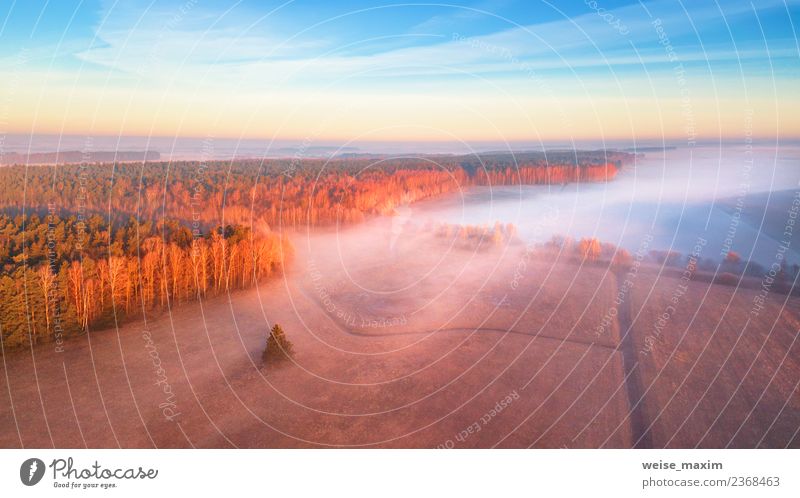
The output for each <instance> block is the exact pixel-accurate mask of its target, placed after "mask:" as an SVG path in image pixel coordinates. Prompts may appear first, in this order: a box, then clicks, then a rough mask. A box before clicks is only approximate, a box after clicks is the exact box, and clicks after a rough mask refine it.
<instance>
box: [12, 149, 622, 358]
mask: <svg viewBox="0 0 800 498" xmlns="http://www.w3.org/2000/svg"><path fill="white" fill-rule="evenodd" d="M630 157H632V156H630V155H629V154H624V153H613V154H611V153H604V152H584V153H581V152H578V153H575V152H560V153H550V154H549V155H547V156H546V155H544V154H538V153H526V154H520V155H516V156H511V155H508V154H505V155H503V154H487V155H484V156H469V157H462V156H444V157H436V158H426V160H421V159H418V158H416V159H415V158H402V157H392V158H380V159H374V158H372V159H364V158H348V159H337V160H330V161H324V160H292V159H286V160H270V161H239V160H237V161H233V162H225V161H216V162H208V163H206V162H192V161H185V162H172V163H165V162H155V163H150V162H144V163H140V164H132V163H127V164H77V165H59V166H36V167H29V166H22V165H15V166H9V167H3V168H0V190H1V191H2V195H0V234H1V237H2V238H0V264H2V275H1V276H0V327H2V330H0V337H2V345H3V349H9V348H13V347H18V346H23V345H28V344H32V343H33V344H35V343H37V342H40V341H44V340H55V341H56V344H57V345H56V347H60V342H61V341H62V340H63V339H64V338H65V337H66V336H69V335H74V334H81V333H86V332H88V331H89V330H91V329H100V328H105V327H109V326H113V324H114V323H119V322H121V321H123V320H125V319H127V318H130V317H134V316H139V315H140V314H141V313H142V312H144V311H146V310H149V309H164V308H166V307H167V306H172V305H175V304H179V303H181V302H184V301H188V300H192V299H198V298H200V297H203V296H207V295H213V294H216V293H221V292H227V291H230V290H232V289H238V288H244V287H248V286H251V285H253V284H255V283H257V282H258V281H260V280H262V279H264V278H268V277H270V276H271V275H273V274H276V273H279V272H281V271H282V269H283V267H284V265H285V264H287V260H288V258H289V257H290V256H291V252H292V251H291V246H290V245H289V243H288V240H287V237H286V234H287V232H289V231H292V230H296V229H301V228H305V227H318V226H325V225H332V224H340V223H352V222H358V221H361V220H363V219H364V218H365V217H368V216H372V215H378V214H388V213H391V212H392V210H393V209H394V208H395V207H396V206H399V205H401V204H403V203H409V202H414V201H416V200H420V199H424V198H427V197H432V196H436V195H439V194H442V193H447V192H453V191H456V190H458V189H462V188H465V187H467V186H471V185H500V184H503V185H514V184H543V183H566V182H574V181H607V180H610V179H612V178H614V176H615V175H616V173H617V170H618V169H619V167H620V166H621V164H622V162H624V161H626V160H627V159H628V158H630ZM511 230H512V227H500V226H498V227H495V229H494V230H493V232H492V233H491V234H488V233H486V234H484V233H477V232H476V233H469V234H466V235H465V236H467V237H468V238H470V239H473V238H476V237H477V238H478V239H483V238H484V236H485V237H486V238H487V239H489V240H494V242H495V243H497V242H498V241H499V240H500V239H506V238H509V237H512V236H513V232H512V231H511Z"/></svg>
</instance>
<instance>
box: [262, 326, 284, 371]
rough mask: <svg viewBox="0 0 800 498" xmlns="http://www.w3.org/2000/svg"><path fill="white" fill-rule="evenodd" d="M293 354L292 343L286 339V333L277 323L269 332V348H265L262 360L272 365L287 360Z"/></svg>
mask: <svg viewBox="0 0 800 498" xmlns="http://www.w3.org/2000/svg"><path fill="white" fill-rule="evenodd" d="M291 354H292V343H291V342H290V341H289V339H287V338H286V333H285V332H284V331H283V329H282V328H281V326H280V325H278V324H277V323H276V324H275V326H274V327H272V330H270V332H269V336H268V337H267V347H266V348H264V353H263V354H262V355H261V358H262V359H263V360H264V363H266V364H268V363H272V362H275V361H280V360H285V359H287V358H288V357H289V356H291Z"/></svg>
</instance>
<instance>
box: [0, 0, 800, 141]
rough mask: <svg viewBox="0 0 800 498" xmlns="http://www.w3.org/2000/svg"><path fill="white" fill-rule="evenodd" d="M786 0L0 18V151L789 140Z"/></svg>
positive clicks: (790, 43)
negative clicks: (92, 139) (95, 144)
mask: <svg viewBox="0 0 800 498" xmlns="http://www.w3.org/2000/svg"><path fill="white" fill-rule="evenodd" d="M799 14H800V7H799V6H798V2H797V1H796V0H791V1H790V0H763V1H758V2H753V3H751V2H749V1H747V2H742V1H721V0H720V1H714V0H711V1H705V0H699V1H688V0H669V1H667V0H655V1H641V2H640V1H611V0H597V1H594V0H585V1H583V0H574V1H570V2H549V1H540V0H497V1H489V0H475V1H467V2H446V3H425V2H415V3H392V2H381V1H337V2H332V1H316V0H313V1H311V0H309V1H301V0H297V1H259V2H255V1H252V2H251V1H244V0H242V1H214V2H210V1H207V0H179V1H161V0H155V1H153V0H145V1H135V0H134V1H105V0H100V1H97V0H91V1H89V0H86V1H74V2H73V1H66V0H65V1H55V0H50V1H46V0H42V1H38V0H26V1H23V0H17V1H13V0H0V63H2V67H3V72H2V74H3V77H2V78H1V80H2V81H0V92H2V94H0V137H2V136H4V135H8V134H24V135H28V134H55V135H62V134H69V135H110V136H117V135H137V136H162V137H174V136H179V137H230V138H248V139H252V138H255V139H266V140H275V139H278V140H298V141H303V142H304V143H321V142H331V143H332V142H337V143H350V142H360V141H420V142H423V141H425V142H437V141H452V142H465V143H466V142H478V141H486V142H496V143H504V142H519V141H524V142H547V141H569V140H573V141H574V140H578V141H580V140H618V139H620V140H630V139H633V140H653V139H656V140H657V139H667V140H670V141H673V142H685V143H693V141H696V140H718V139H719V140H733V141H744V140H748V139H750V138H757V139H765V140H773V141H774V140H785V139H793V140H794V139H797V138H798V137H800V92H799V91H798V89H799V88H800V85H798V80H799V79H800V45H799V44H798V39H797V31H798V29H800V15H799Z"/></svg>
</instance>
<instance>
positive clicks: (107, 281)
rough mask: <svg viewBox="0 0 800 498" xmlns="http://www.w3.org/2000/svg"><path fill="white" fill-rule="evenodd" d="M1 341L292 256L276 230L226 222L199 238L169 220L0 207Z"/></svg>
mask: <svg viewBox="0 0 800 498" xmlns="http://www.w3.org/2000/svg"><path fill="white" fill-rule="evenodd" d="M0 233H2V234H3V235H2V239H0V257H2V261H3V262H4V264H3V272H2V276H0V327H2V338H3V347H4V348H13V347H16V346H20V345H25V344H29V343H36V342H39V341H41V340H44V339H56V340H57V341H58V342H60V341H61V339H63V338H64V337H65V336H68V335H73V334H80V333H83V332H85V331H88V330H90V328H104V327H107V326H111V325H113V323H114V321H115V320H116V321H118V322H119V321H122V320H124V319H126V318H129V317H131V316H137V315H140V314H141V312H142V311H143V310H147V309H152V308H165V307H166V306H168V305H169V306H172V305H175V304H179V303H181V302H185V301H189V300H193V299H197V298H199V297H203V296H207V295H213V294H217V293H220V292H224V291H228V290H232V289H237V288H244V287H248V286H250V285H252V284H255V283H256V282H258V281H260V280H262V279H264V278H267V277H269V276H270V275H272V274H274V273H276V272H280V271H281V270H282V267H283V264H284V261H285V260H286V259H287V258H288V257H289V256H290V255H291V248H290V247H289V246H288V244H287V243H286V240H285V239H284V238H282V237H281V236H279V235H278V234H275V233H259V234H253V233H251V231H250V228H248V227H242V226H231V225H229V226H226V227H225V228H224V229H222V228H221V227H220V228H217V229H214V230H212V231H211V232H210V233H209V234H208V235H206V236H202V237H195V236H193V234H192V233H191V231H190V230H189V229H188V228H186V227H185V226H182V225H180V224H178V223H175V222H164V223H159V224H153V223H150V222H144V223H139V222H137V221H136V220H133V219H131V220H130V221H129V222H128V223H126V224H124V225H121V226H120V227H118V228H112V227H109V226H108V224H106V223H105V222H104V220H103V219H102V218H101V217H100V216H97V215H95V216H92V217H90V218H89V219H88V220H87V222H86V223H83V222H80V221H78V219H77V218H76V217H75V216H70V217H68V218H63V217H57V216H53V215H49V216H47V217H45V218H40V217H39V216H38V215H32V216H27V217H23V216H22V215H17V216H14V217H12V216H8V215H0Z"/></svg>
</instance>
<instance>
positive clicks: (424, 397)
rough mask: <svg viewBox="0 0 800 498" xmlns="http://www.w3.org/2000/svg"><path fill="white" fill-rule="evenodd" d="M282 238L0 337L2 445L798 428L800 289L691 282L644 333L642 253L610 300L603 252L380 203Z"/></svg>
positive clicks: (733, 432) (712, 440) (723, 440)
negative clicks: (171, 303)
mask: <svg viewBox="0 0 800 498" xmlns="http://www.w3.org/2000/svg"><path fill="white" fill-rule="evenodd" d="M292 242H293V245H294V247H295V248H296V255H295V257H294V261H293V262H292V264H291V265H290V266H289V270H288V273H287V274H286V275H284V277H283V278H278V279H274V280H272V281H270V282H268V283H266V284H263V285H261V286H259V287H257V288H253V289H251V290H245V291H237V292H233V293H231V294H228V295H223V296H220V297H216V298H212V299H207V300H202V301H200V302H195V303H188V304H183V305H181V306H179V307H176V308H175V309H172V310H170V311H169V312H164V313H162V314H160V315H148V316H147V319H146V320H145V321H140V322H134V323H128V324H125V325H123V326H120V327H119V328H117V329H110V330H105V331H101V332H93V333H91V334H89V335H84V336H82V337H78V338H75V339H71V340H68V341H67V342H66V343H65V348H64V352H58V351H57V350H56V348H55V347H54V345H53V344H52V343H44V344H40V345H37V346H36V347H34V348H33V349H29V350H23V351H15V352H9V353H7V354H5V355H4V357H3V361H4V372H5V375H4V376H2V377H0V384H2V385H0V424H3V427H5V428H6V429H4V430H3V431H2V432H0V447H21V446H24V447H51V446H55V447H76V448H77V447H84V446H88V447H117V446H122V447H154V446H155V447H319V446H323V447H324V446H346V447H350V446H357V447H361V446H368V447H374V446H378V447H458V448H461V447H470V448H471V447H513V448H520V447H523V448H524V447H551V448H557V447H581V448H586V447H588V448H595V447H612V448H618V447H622V448H627V447H633V446H637V447H665V446H669V447H694V446H703V447H725V446H728V445H730V446H734V447H756V446H765V447H784V446H792V447H797V446H800V439H799V438H798V436H797V428H798V427H800V398H799V397H798V394H797V391H796V387H797V381H798V380H800V379H799V378H798V372H799V371H800V365H798V364H797V358H798V349H800V346H797V345H796V338H797V330H798V328H800V315H799V314H798V313H800V310H799V309H798V305H799V304H800V303H798V300H797V298H787V296H785V295H779V294H776V295H769V296H767V300H766V303H765V305H764V308H763V309H762V310H761V311H760V314H759V315H758V316H750V319H749V320H748V314H749V313H750V309H751V308H752V302H753V297H754V296H755V294H756V293H757V292H758V291H757V290H742V289H739V290H736V289H735V288H734V287H731V286H723V285H717V284H710V283H708V282H701V281H693V282H690V283H689V284H688V287H687V290H686V291H685V292H683V293H681V294H680V295H679V296H678V297H677V300H678V304H676V305H675V306H674V311H672V312H671V314H670V316H669V319H668V320H666V322H665V323H663V325H662V326H660V327H659V328H658V329H657V330H658V332H657V334H656V333H655V332H654V330H655V329H654V323H655V322H656V320H657V319H658V316H659V315H661V314H663V313H664V310H665V307H666V306H667V305H668V304H669V303H670V302H671V300H672V299H673V298H674V297H675V295H676V293H675V288H676V286H678V285H680V284H681V281H680V280H679V279H677V278H674V277H667V276H661V277H659V275H658V273H657V272H658V268H649V267H648V268H646V269H645V268H643V269H642V270H641V271H640V272H639V273H638V274H637V276H636V277H635V279H634V281H633V285H632V286H630V287H629V288H627V290H625V291H623V292H622V296H623V298H622V299H619V295H620V290H621V287H620V285H621V283H622V282H623V275H622V273H620V271H618V270H614V271H612V270H611V269H610V268H609V267H608V266H603V265H591V264H582V263H581V262H579V261H571V260H567V259H566V258H554V257H543V256H542V255H541V254H538V253H536V252H532V251H530V250H529V249H527V248H526V247H525V246H523V245H521V244H514V243H511V244H503V245H497V246H491V247H486V248H482V249H480V250H474V249H468V248H464V247H459V246H457V245H455V244H454V243H453V242H452V241H451V240H450V239H447V238H441V237H436V236H435V235H433V233H432V231H431V230H426V229H424V228H423V227H422V226H421V225H419V226H411V225H407V226H405V227H403V229H402V230H398V229H397V225H396V222H393V220H392V219H391V218H378V219H375V220H372V221H370V222H368V223H366V224H364V225H361V226H357V227H349V228H344V229H340V230H330V231H322V230H316V231H314V232H313V233H304V232H298V233H295V234H294V235H293V236H292ZM670 309H672V308H670ZM274 323H279V324H280V325H281V326H282V328H283V329H284V330H285V331H286V334H287V336H288V337H289V339H290V340H291V342H292V343H293V346H294V347H293V349H294V352H293V354H292V356H291V359H287V360H285V361H282V362H276V363H272V364H268V365H264V364H263V363H262V359H261V353H262V351H263V349H264V344H265V339H266V336H267V332H268V330H269V328H270V327H271V326H272V325H273V324H274ZM601 326H602V327H601ZM648 338H649V339H648ZM160 369H161V370H160ZM640 399H641V401H640Z"/></svg>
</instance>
